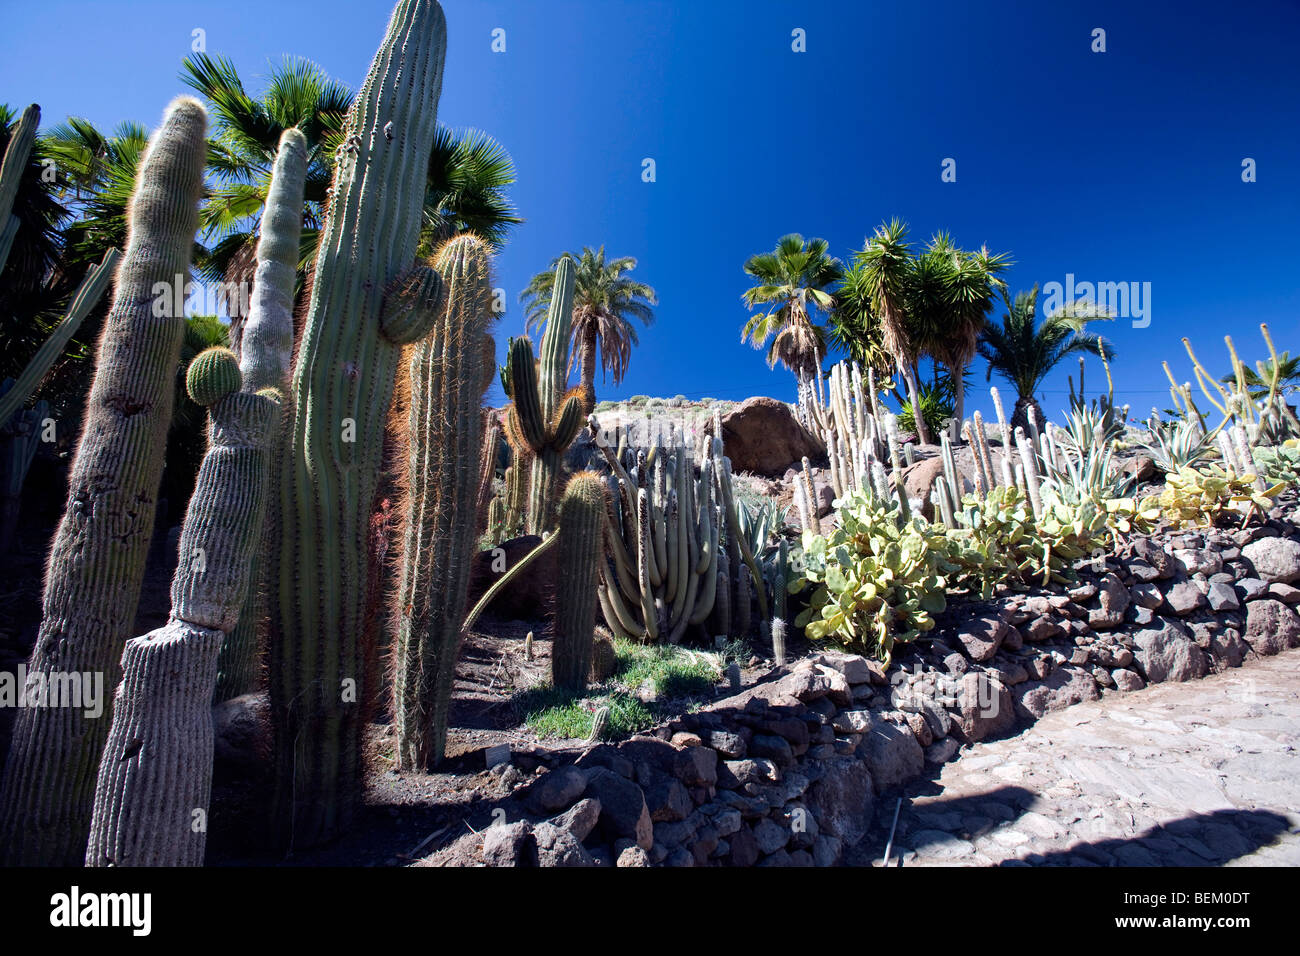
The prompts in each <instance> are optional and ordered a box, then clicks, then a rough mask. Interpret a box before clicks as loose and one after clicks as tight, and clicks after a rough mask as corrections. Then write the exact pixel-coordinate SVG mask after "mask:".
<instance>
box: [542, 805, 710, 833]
mask: <svg viewBox="0 0 1300 956" xmlns="http://www.w3.org/2000/svg"><path fill="white" fill-rule="evenodd" d="M688 799H689V798H688ZM687 812H689V810H688V811H687ZM599 819H600V801H599V800H594V799H592V798H590V797H588V798H587V799H586V800H579V801H578V802H577V803H575V804H574V805H573V806H572V807H570V808H569V809H568V810H566V811H565V812H564V813H562V814H561V815H560V816H558V817H553V818H552V819H551V820H550V821H548V822H550V823H551V824H552V825H554V826H557V827H560V828H562V829H565V830H568V831H569V832H570V833H572V834H573V835H574V836H575V837H577V839H578V841H579V842H582V841H583V840H585V839H587V837H588V836H590V835H591V831H592V830H594V829H595V828H596V821H597V820H599Z"/></svg>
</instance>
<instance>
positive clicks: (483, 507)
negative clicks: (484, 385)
mask: <svg viewBox="0 0 1300 956" xmlns="http://www.w3.org/2000/svg"><path fill="white" fill-rule="evenodd" d="M484 418H485V422H486V425H487V427H486V429H485V430H484V434H483V454H482V458H481V460H480V462H479V473H478V492H477V493H476V495H475V498H474V503H475V511H476V512H477V513H478V515H479V525H480V527H481V526H482V524H483V518H484V516H485V515H486V514H487V511H488V502H489V501H490V500H491V498H492V479H494V478H496V476H497V451H498V449H499V447H500V445H501V423H500V422H499V421H497V417H496V415H494V414H488V413H486V412H485V413H484Z"/></svg>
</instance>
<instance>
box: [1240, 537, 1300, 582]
mask: <svg viewBox="0 0 1300 956" xmlns="http://www.w3.org/2000/svg"><path fill="white" fill-rule="evenodd" d="M1241 555H1242V557H1244V558H1245V559H1246V560H1247V561H1249V562H1250V565H1251V567H1253V568H1254V569H1255V574H1256V576H1257V577H1259V578H1262V579H1263V580H1264V581H1266V582H1268V583H1269V584H1273V583H1275V582H1278V581H1280V582H1281V583H1283V584H1292V583H1294V582H1296V581H1300V541H1296V540H1294V539H1292V538H1260V539H1258V540H1256V541H1252V542H1251V543H1250V544H1248V545H1246V546H1245V547H1244V548H1242V549H1241Z"/></svg>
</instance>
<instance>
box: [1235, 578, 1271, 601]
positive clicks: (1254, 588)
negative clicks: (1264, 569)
mask: <svg viewBox="0 0 1300 956" xmlns="http://www.w3.org/2000/svg"><path fill="white" fill-rule="evenodd" d="M1237 589H1238V590H1239V591H1240V592H1241V599H1242V600H1243V601H1254V600H1255V599H1257V598H1262V597H1263V596H1264V595H1266V594H1268V582H1267V581H1263V580H1261V579H1259V578H1238V579H1237Z"/></svg>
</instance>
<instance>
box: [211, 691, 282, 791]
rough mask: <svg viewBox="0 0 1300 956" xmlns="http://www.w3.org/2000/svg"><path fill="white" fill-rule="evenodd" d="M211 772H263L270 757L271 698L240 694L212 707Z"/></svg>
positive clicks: (236, 774)
mask: <svg viewBox="0 0 1300 956" xmlns="http://www.w3.org/2000/svg"><path fill="white" fill-rule="evenodd" d="M212 746H213V749H212V759H213V774H214V775H216V776H218V777H225V776H226V775H227V774H229V775H230V776H231V778H237V777H246V776H248V775H250V774H258V773H261V772H264V771H265V770H266V769H267V768H268V761H269V760H270V758H271V701H270V697H269V696H268V695H266V694H244V695H243V696H241V697H232V698H231V699H230V700H225V701H222V702H221V703H219V704H217V705H216V706H215V707H213V708H212Z"/></svg>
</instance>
